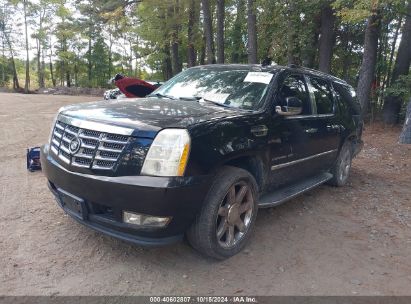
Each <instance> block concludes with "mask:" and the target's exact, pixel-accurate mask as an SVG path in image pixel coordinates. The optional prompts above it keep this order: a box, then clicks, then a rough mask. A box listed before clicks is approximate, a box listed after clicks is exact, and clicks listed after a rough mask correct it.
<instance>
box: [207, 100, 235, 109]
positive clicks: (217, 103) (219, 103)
mask: <svg viewBox="0 0 411 304" xmlns="http://www.w3.org/2000/svg"><path fill="white" fill-rule="evenodd" d="M203 100H204V101H207V102H211V103H213V104H215V105H217V106H220V107H224V108H234V107H232V106H230V105H228V104H224V103H221V102H218V101H213V100H210V99H205V98H203Z"/></svg>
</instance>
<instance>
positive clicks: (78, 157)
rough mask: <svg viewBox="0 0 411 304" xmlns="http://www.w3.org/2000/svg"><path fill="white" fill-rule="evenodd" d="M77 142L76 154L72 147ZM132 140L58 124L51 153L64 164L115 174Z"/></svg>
mask: <svg viewBox="0 0 411 304" xmlns="http://www.w3.org/2000/svg"><path fill="white" fill-rule="evenodd" d="M75 138H78V139H79V141H80V149H79V150H78V151H75V153H73V152H72V151H71V150H70V143H72V141H73V139H75ZM129 141H130V136H126V135H121V134H113V133H107V132H100V131H96V130H90V129H85V128H80V127H76V126H73V125H70V124H67V123H65V122H63V121H61V120H57V121H56V124H55V125H54V128H53V133H52V136H51V142H50V147H51V151H53V153H54V154H55V155H56V156H58V158H60V159H61V160H62V161H63V162H65V163H67V164H69V165H72V166H75V167H82V168H91V169H102V170H112V169H113V168H114V166H115V165H116V163H117V162H118V160H119V158H120V155H121V153H122V152H123V150H124V148H125V147H126V145H127V144H128V143H129Z"/></svg>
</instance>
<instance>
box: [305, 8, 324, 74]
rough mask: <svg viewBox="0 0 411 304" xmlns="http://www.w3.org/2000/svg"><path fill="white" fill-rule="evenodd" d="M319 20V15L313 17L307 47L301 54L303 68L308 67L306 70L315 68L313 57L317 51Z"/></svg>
mask: <svg viewBox="0 0 411 304" xmlns="http://www.w3.org/2000/svg"><path fill="white" fill-rule="evenodd" d="M320 19H321V18H320V14H318V16H315V18H314V29H313V31H312V33H311V37H310V40H309V45H307V46H306V47H305V48H304V49H303V54H302V57H303V58H302V61H303V66H305V67H308V68H314V66H315V57H316V53H317V49H318V42H319V36H320V27H321V23H320Z"/></svg>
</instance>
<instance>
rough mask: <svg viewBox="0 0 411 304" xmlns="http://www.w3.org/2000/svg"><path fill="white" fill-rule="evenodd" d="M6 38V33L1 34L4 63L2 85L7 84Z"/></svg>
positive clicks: (2, 66)
mask: <svg viewBox="0 0 411 304" xmlns="http://www.w3.org/2000/svg"><path fill="white" fill-rule="evenodd" d="M5 42H6V41H5V38H4V33H3V34H2V35H1V44H2V48H1V58H2V65H1V86H5V85H6V71H5V64H6V54H5V51H6V45H5Z"/></svg>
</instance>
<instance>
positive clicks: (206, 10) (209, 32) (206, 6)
mask: <svg viewBox="0 0 411 304" xmlns="http://www.w3.org/2000/svg"><path fill="white" fill-rule="evenodd" d="M201 6H202V9H203V16H204V36H205V42H206V45H205V48H206V58H207V64H212V63H213V62H214V52H213V49H214V46H213V26H212V21H211V11H210V1H209V0H201Z"/></svg>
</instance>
